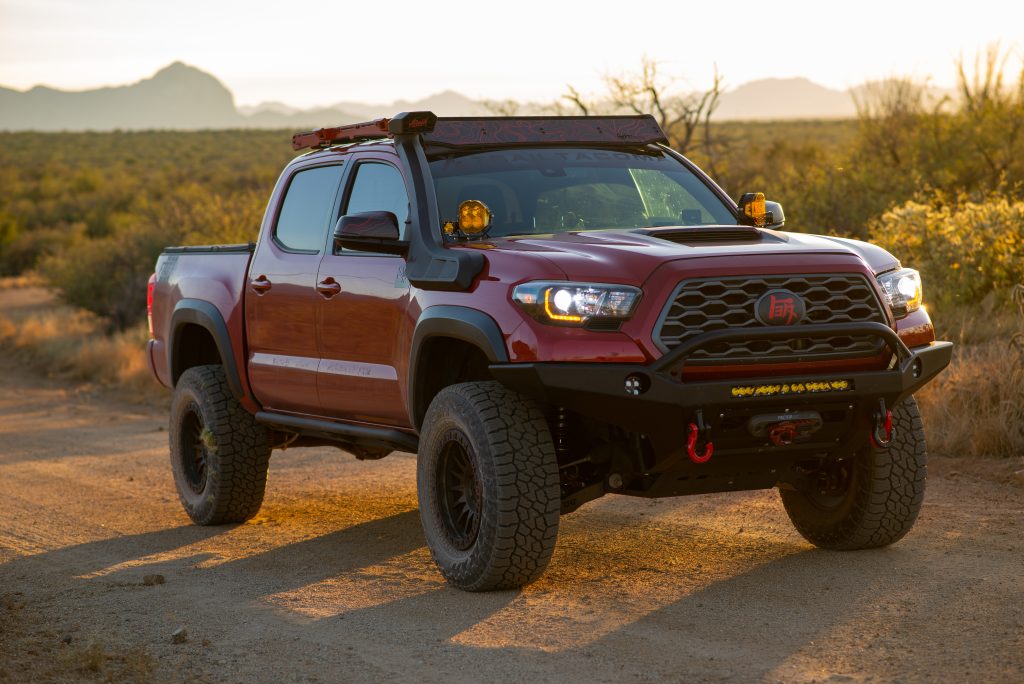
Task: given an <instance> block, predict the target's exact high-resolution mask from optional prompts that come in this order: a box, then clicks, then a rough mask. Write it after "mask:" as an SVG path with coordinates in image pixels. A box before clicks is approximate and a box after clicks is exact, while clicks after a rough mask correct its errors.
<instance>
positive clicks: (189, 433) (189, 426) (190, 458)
mask: <svg viewBox="0 0 1024 684" xmlns="http://www.w3.org/2000/svg"><path fill="white" fill-rule="evenodd" d="M205 429H206V426H205V424H204V423H203V417H202V416H201V415H200V414H199V407H198V406H196V405H195V403H191V404H189V406H188V408H187V409H186V410H185V416H184V417H183V420H182V423H181V442H182V451H183V452H184V453H183V454H182V456H183V458H182V466H183V469H184V471H185V481H186V482H187V483H188V486H189V489H191V490H192V491H193V492H195V493H196V494H202V493H203V490H204V489H206V478H207V468H206V466H207V463H208V462H209V460H210V454H209V451H208V450H207V446H206V440H204V438H203V431H204V430H205Z"/></svg>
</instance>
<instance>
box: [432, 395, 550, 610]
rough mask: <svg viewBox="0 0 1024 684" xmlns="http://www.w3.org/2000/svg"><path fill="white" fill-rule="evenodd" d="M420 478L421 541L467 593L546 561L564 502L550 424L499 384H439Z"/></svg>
mask: <svg viewBox="0 0 1024 684" xmlns="http://www.w3.org/2000/svg"><path fill="white" fill-rule="evenodd" d="M416 483H417V487H418V490H419V501H420V519H421V521H422V523H423V532H424V534H425V536H426V538H427V546H429V547H430V552H431V555H433V557H434V561H435V562H436V563H437V566H438V568H439V569H440V571H441V574H442V575H444V577H445V579H447V580H448V582H449V583H451V584H452V585H454V586H456V587H458V588H459V589H464V590H466V591H490V590H494V589H513V588H517V587H521V586H523V585H525V584H529V583H530V582H532V581H533V580H535V579H537V578H538V577H539V576H540V575H541V574H542V573H543V572H544V569H545V568H546V567H547V565H548V561H550V560H551V554H552V552H553V551H554V547H555V539H556V537H557V536H558V518H559V512H560V508H561V499H560V488H559V479H558V462H557V460H556V457H555V449H554V446H553V445H552V442H551V434H550V432H549V430H548V425H547V421H546V420H545V419H544V414H543V413H542V412H541V410H540V408H539V407H538V406H537V405H536V404H535V403H534V402H533V401H531V400H529V399H526V398H525V397H523V396H521V395H519V394H517V393H515V392H513V391H511V390H509V389H507V388H505V387H504V386H502V385H501V384H499V383H496V382H468V383H462V384H458V385H452V386H450V387H446V388H445V389H443V390H441V392H439V393H438V395H437V396H436V397H435V398H434V400H433V401H432V402H431V404H430V408H429V409H428V410H427V415H426V417H425V419H424V423H423V432H422V434H421V436H420V450H419V456H418V461H417V470H416Z"/></svg>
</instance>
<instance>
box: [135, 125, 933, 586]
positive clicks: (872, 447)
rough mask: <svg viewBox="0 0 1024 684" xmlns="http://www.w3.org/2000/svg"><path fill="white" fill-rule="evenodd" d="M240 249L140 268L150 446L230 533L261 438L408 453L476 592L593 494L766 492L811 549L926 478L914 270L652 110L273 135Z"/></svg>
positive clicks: (534, 571)
mask: <svg viewBox="0 0 1024 684" xmlns="http://www.w3.org/2000/svg"><path fill="white" fill-rule="evenodd" d="M293 144H294V146H295V147H296V149H305V148H313V149H312V150H311V151H310V152H308V153H307V154H304V155H302V156H300V157H298V158H296V159H295V160H294V161H292V162H291V163H290V164H289V165H288V166H287V167H286V168H285V169H284V172H283V173H282V174H281V177H280V180H279V181H278V183H277V186H276V188H275V189H274V192H273V194H272V195H271V197H270V202H269V204H268V206H267V211H266V215H265V217H264V219H263V225H262V230H261V232H260V235H259V239H258V241H257V242H256V243H255V244H247V245H228V246H214V247H172V248H168V249H167V250H165V251H164V253H163V254H162V255H161V256H160V258H159V260H158V262H157V265H156V273H155V274H154V275H153V277H152V278H151V279H150V289H149V314H150V327H151V335H152V340H151V341H150V343H149V349H148V355H149V361H150V364H151V366H152V370H153V373H154V375H155V376H156V378H157V379H158V380H159V381H160V382H161V383H162V384H164V385H165V386H167V387H169V388H172V389H173V391H174V395H173V401H172V406H171V416H170V449H171V464H172V467H173V471H174V478H175V483H176V485H177V489H178V494H179V496H180V499H181V502H182V504H183V506H184V508H185V510H186V512H187V513H188V515H189V516H190V517H191V518H192V520H194V521H195V522H196V523H197V524H200V525H211V524H222V523H229V522H241V521H244V520H246V519H248V518H250V517H251V516H253V515H254V514H255V513H256V512H257V511H258V510H259V507H260V505H261V503H262V500H263V493H264V489H265V486H266V478H267V467H268V461H269V458H270V454H271V451H272V450H274V449H278V448H285V447H299V446H321V445H335V446H338V447H340V448H342V449H344V450H346V451H349V452H351V453H353V454H355V455H356V456H357V457H358V458H379V457H382V456H385V455H387V454H388V453H390V452H392V451H394V450H399V451H407V452H416V453H418V458H417V485H418V492H419V501H420V514H421V519H422V523H423V529H424V533H425V536H426V540H427V544H428V546H429V547H430V550H431V553H432V554H433V557H434V559H435V560H436V562H437V565H438V567H439V569H440V571H441V573H442V574H443V575H444V576H445V577H446V578H447V580H448V581H449V582H451V583H452V584H453V585H455V586H457V587H460V588H463V589H466V590H471V591H479V590H488V589H498V588H509V587H518V586H521V585H523V584H525V583H528V582H530V581H532V580H534V579H535V578H537V577H538V576H539V575H540V574H541V573H542V572H543V571H544V569H545V567H546V565H547V563H548V561H549V559H550V557H551V554H552V550H553V548H554V545H555V539H556V536H557V531H558V523H559V516H560V514H564V513H568V512H571V511H573V510H575V509H576V508H578V507H579V506H580V505H582V504H583V503H586V502H587V501H590V500H593V499H596V498H598V497H600V496H603V495H605V494H608V493H615V494H626V495H631V496H640V497H663V496H677V495H682V494H693V493H703V492H722V491H732V490H749V489H762V488H772V487H777V488H778V489H779V491H780V494H781V498H782V503H783V505H784V506H785V508H786V511H787V512H788V513H789V516H790V518H791V519H792V521H793V523H794V525H795V526H796V528H797V529H798V530H799V532H800V533H801V534H802V535H803V536H804V537H805V538H806V539H808V540H809V541H810V542H811V543H813V544H815V545H817V546H820V547H824V548H830V549H861V548H870V547H877V546H882V545H886V544H891V543H893V542H895V541H896V540H898V539H900V538H901V537H902V536H903V535H904V534H906V533H907V531H908V530H909V529H910V527H911V525H912V524H913V522H914V520H915V518H916V516H917V513H918V510H919V508H920V506H921V502H922V499H923V496H924V487H925V473H926V453H925V442H924V433H923V428H922V423H921V418H920V415H919V413H918V409H917V405H916V404H915V402H914V399H913V397H912V394H913V392H914V391H915V390H917V389H918V388H919V387H921V386H922V385H923V384H924V383H925V382H927V381H928V380H929V379H931V378H932V377H934V376H935V375H936V374H937V373H939V372H940V371H941V370H942V369H943V368H945V367H946V365H947V364H948V363H949V359H950V353H951V350H952V345H951V344H950V343H948V342H936V341H935V339H934V331H933V328H932V324H931V321H930V319H929V316H928V314H927V312H926V310H925V308H924V307H923V306H922V303H921V298H922V295H921V282H920V278H919V276H918V274H917V272H916V271H914V270H912V269H908V268H903V267H902V266H901V264H900V263H899V261H898V260H897V259H896V258H895V257H893V256H892V255H891V254H889V253H887V252H885V251H884V250H882V249H880V248H878V247H875V246H872V245H870V244H866V243H863V242H857V241H854V240H845V239H839V238H831V237H818V236H813V235H806V234H798V233H788V232H783V231H781V230H779V228H781V227H782V225H783V221H784V218H783V213H782V208H781V206H779V205H778V204H776V203H773V202H766V201H765V200H764V196H763V195H761V194H760V193H748V194H746V195H743V197H742V198H741V199H740V201H739V202H738V203H737V202H734V201H733V200H732V199H730V198H729V196H728V195H726V193H725V192H723V191H722V189H721V188H719V187H718V186H717V185H716V184H715V183H714V182H713V181H712V180H711V179H710V178H708V176H706V175H705V174H704V173H703V172H701V171H700V169H698V168H697V167H696V166H695V165H694V164H692V163H691V162H690V161H688V160H687V159H685V158H684V157H682V156H680V155H679V154H677V153H676V152H674V151H673V150H672V149H670V148H669V147H668V146H667V145H666V140H665V136H664V133H663V132H662V131H661V129H660V128H659V127H658V125H657V124H656V122H655V121H654V120H653V119H652V118H651V117H645V116H638V117H625V116H622V117H546V118H545V117H518V118H437V117H435V116H434V115H433V114H432V113H430V112H414V113H403V114H400V115H398V116H396V117H394V118H392V119H380V120H377V121H373V122H369V123H366V124H357V125H352V126H341V127H337V128H328V129H318V130H316V131H312V132H310V133H305V134H300V135H297V136H295V138H294V139H293Z"/></svg>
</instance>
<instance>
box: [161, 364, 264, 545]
mask: <svg viewBox="0 0 1024 684" xmlns="http://www.w3.org/2000/svg"><path fill="white" fill-rule="evenodd" d="M197 430H198V432H197ZM168 433H169V437H170V443H171V470H172V471H173V472H174V485H175V487H176V488H177V490H178V498H179V499H180V500H181V505H182V507H184V509H185V512H186V513H188V517H190V518H191V519H192V522H194V523H196V524H197V525H222V524H225V523H240V522H245V521H246V520H248V519H249V518H251V517H252V516H254V515H256V513H257V511H259V510H260V506H261V505H262V504H263V493H264V491H265V490H266V486H267V469H268V467H269V465H270V451H271V449H270V442H269V441H268V434H267V429H266V428H265V427H263V426H261V425H260V424H259V423H257V422H256V420H255V419H254V418H253V416H252V415H251V414H250V413H249V412H247V411H246V410H245V409H244V408H242V406H241V405H240V404H239V403H238V400H237V399H235V397H234V395H232V393H231V389H230V388H229V387H228V382H227V377H226V375H225V374H224V368H223V367H222V366H195V367H193V368H189V369H188V370H186V371H185V372H184V373H182V375H181V377H180V378H179V379H178V384H177V385H176V386H175V388H174V396H173V398H172V400H171V420H170V426H169V428H168ZM197 439H198V444H197ZM200 460H202V461H203V463H202V465H197V463H198V461H200Z"/></svg>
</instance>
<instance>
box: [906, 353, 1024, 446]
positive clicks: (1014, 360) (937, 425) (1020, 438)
mask: <svg viewBox="0 0 1024 684" xmlns="http://www.w3.org/2000/svg"><path fill="white" fill-rule="evenodd" d="M917 400H918V402H919V403H920V406H921V412H922V414H923V415H924V421H925V428H926V429H927V432H928V448H929V451H932V452H934V453H941V454H944V455H949V456H999V457H1012V456H1020V455H1022V454H1024V353H1022V349H1021V347H1020V346H1019V345H1017V344H1015V343H1013V342H1008V341H1007V340H1005V339H1004V340H1002V341H998V342H997V341H993V342H988V343H985V344H979V345H973V346H968V347H960V348H959V349H958V350H957V352H956V354H955V357H954V359H953V363H952V364H950V366H949V368H948V369H946V371H945V372H943V373H942V374H940V375H939V376H938V378H936V379H935V380H933V381H932V382H931V383H929V384H928V385H926V386H925V388H924V389H923V390H921V391H920V392H918V393H917Z"/></svg>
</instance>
